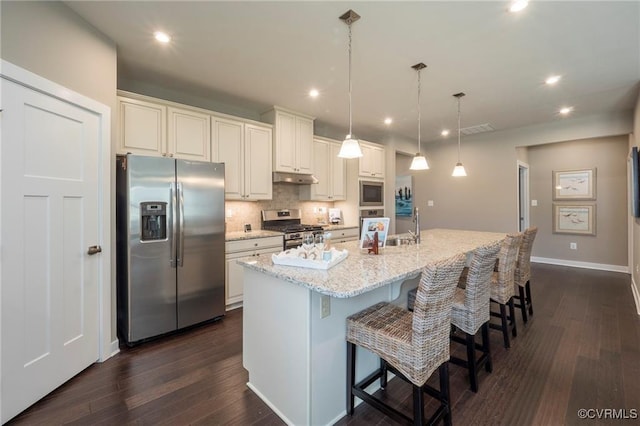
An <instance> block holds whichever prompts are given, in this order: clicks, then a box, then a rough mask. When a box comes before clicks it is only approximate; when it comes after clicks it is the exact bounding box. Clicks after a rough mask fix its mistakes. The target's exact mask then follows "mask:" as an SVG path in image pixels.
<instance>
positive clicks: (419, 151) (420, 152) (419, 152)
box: [418, 70, 422, 154]
mask: <svg viewBox="0 0 640 426" xmlns="http://www.w3.org/2000/svg"><path fill="white" fill-rule="evenodd" d="M420 133H422V132H421V131H420V70H418V154H422V151H421V150H420Z"/></svg>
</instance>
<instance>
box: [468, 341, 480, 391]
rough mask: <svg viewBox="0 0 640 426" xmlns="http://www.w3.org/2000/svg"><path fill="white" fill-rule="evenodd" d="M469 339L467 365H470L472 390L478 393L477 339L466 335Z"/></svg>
mask: <svg viewBox="0 0 640 426" xmlns="http://www.w3.org/2000/svg"><path fill="white" fill-rule="evenodd" d="M466 335H467V336H466V337H467V363H468V364H469V381H470V382H471V390H472V391H473V392H476V393H477V392H478V368H477V365H476V339H475V336H474V335H473V334H469V333H466Z"/></svg>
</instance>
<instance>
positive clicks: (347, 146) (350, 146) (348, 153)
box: [338, 9, 362, 158]
mask: <svg viewBox="0 0 640 426" xmlns="http://www.w3.org/2000/svg"><path fill="white" fill-rule="evenodd" d="M358 19H360V15H358V14H357V13H355V12H354V11H353V10H351V9H349V11H348V12H346V13H345V14H344V15H342V16H340V20H342V21H343V22H344V23H345V24H347V26H349V134H348V135H347V137H346V138H345V139H344V141H343V142H342V146H341V147H340V152H339V153H338V157H340V158H358V157H362V149H360V143H358V140H357V139H355V138H354V137H353V134H352V133H351V24H353V23H354V22H356V21H357V20H358Z"/></svg>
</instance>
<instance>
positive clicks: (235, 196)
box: [211, 116, 273, 200]
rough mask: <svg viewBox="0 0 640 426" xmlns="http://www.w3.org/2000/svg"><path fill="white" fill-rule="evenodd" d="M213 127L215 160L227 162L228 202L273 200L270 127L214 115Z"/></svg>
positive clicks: (226, 184) (226, 189) (226, 195)
mask: <svg viewBox="0 0 640 426" xmlns="http://www.w3.org/2000/svg"><path fill="white" fill-rule="evenodd" d="M211 128H212V131H211V133H212V136H213V137H212V146H213V152H214V155H213V158H214V161H216V162H220V163H225V166H224V169H225V199H227V200H270V199H271V198H272V197H273V190H272V183H271V182H272V177H271V161H269V160H268V159H270V158H271V151H272V131H271V128H270V127H267V126H257V125H253V124H248V123H244V122H242V121H236V120H231V119H226V118H218V117H215V116H214V117H213V118H212V121H211Z"/></svg>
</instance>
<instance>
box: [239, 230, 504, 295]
mask: <svg viewBox="0 0 640 426" xmlns="http://www.w3.org/2000/svg"><path fill="white" fill-rule="evenodd" d="M505 235H506V233H495V232H478V231H463V230H455V229H429V230H423V231H422V232H421V233H420V238H421V243H420V244H419V245H415V244H411V245H401V246H395V247H385V248H384V249H381V250H380V254H379V255H377V256H376V255H372V254H367V252H366V250H361V249H360V248H359V247H360V242H359V241H350V242H347V243H343V244H335V245H334V247H335V248H337V249H347V250H348V251H349V256H348V257H347V258H346V259H345V260H344V261H342V262H341V263H339V264H338V265H336V266H334V267H333V268H331V269H329V270H318V269H309V268H299V267H295V266H283V265H274V264H273V262H272V260H271V257H270V256H264V257H260V258H259V259H257V260H256V259H255V258H252V259H244V260H238V263H239V264H240V265H242V266H244V267H247V268H250V269H254V270H257V271H260V272H263V273H265V274H268V275H271V276H275V277H277V278H280V279H283V280H285V281H288V282H291V283H293V284H297V285H301V286H304V287H307V288H309V289H311V290H313V291H316V292H318V293H321V294H326V295H328V296H332V297H338V298H347V297H354V296H357V295H359V294H362V293H366V292H367V291H371V290H374V289H376V288H379V287H382V286H385V285H388V284H391V283H393V282H396V281H403V280H406V279H409V278H413V277H415V276H417V275H418V274H419V273H420V272H421V271H422V268H424V267H425V266H426V265H428V264H430V263H433V262H436V261H439V260H444V259H447V258H450V257H452V256H455V255H456V254H459V253H470V252H471V251H473V250H474V249H475V248H476V247H480V246H483V245H487V244H491V243H496V242H500V241H502V240H503V239H504V237H505Z"/></svg>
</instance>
